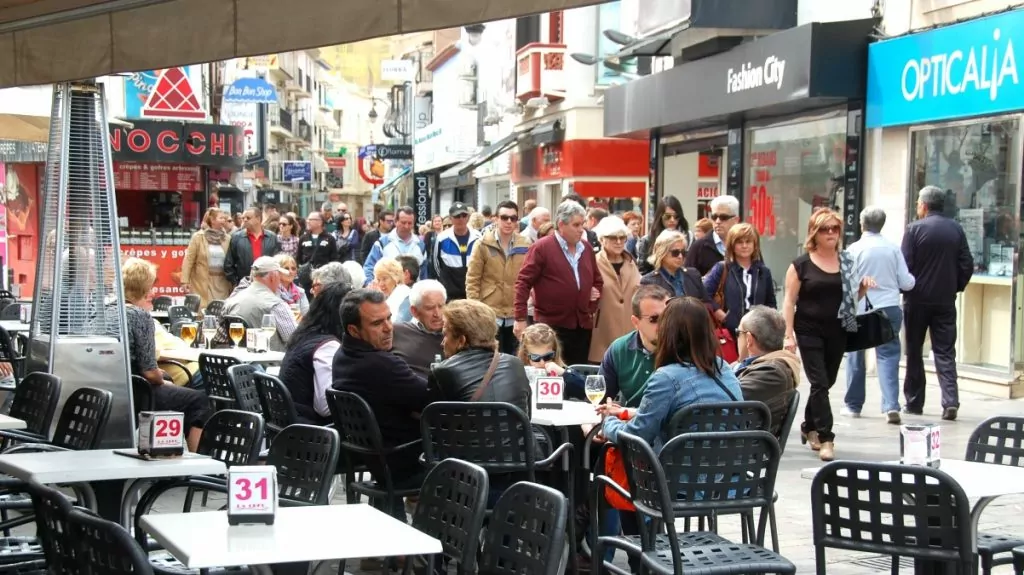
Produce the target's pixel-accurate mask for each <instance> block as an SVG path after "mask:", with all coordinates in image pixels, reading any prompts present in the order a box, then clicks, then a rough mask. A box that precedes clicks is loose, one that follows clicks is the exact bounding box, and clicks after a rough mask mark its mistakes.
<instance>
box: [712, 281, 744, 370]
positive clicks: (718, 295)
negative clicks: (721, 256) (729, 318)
mask: <svg viewBox="0 0 1024 575" xmlns="http://www.w3.org/2000/svg"><path fill="white" fill-rule="evenodd" d="M728 279H729V262H725V261H723V262H722V279H720V280H718V289H716V290H715V294H714V295H713V296H712V299H713V300H714V301H715V303H717V304H718V307H720V308H722V309H723V310H725V311H729V310H727V309H726V308H725V282H726V281H728ZM711 321H712V322H713V323H714V325H715V338H716V339H718V345H719V350H718V356H719V357H721V358H722V359H724V360H725V362H726V363H733V362H735V361H736V360H738V359H739V358H740V352H739V347H738V346H737V345H736V338H735V337H733V336H732V332H731V331H729V328H727V327H725V326H724V325H722V324H721V323H719V322H718V320H717V319H715V317H714V316H713V315H712V316H711Z"/></svg>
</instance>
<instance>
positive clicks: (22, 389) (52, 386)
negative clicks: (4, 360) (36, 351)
mask: <svg viewBox="0 0 1024 575" xmlns="http://www.w3.org/2000/svg"><path fill="white" fill-rule="evenodd" d="M60 388H61V381H60V378H59V377H57V376H56V375H51V374H49V373H41V372H38V371H35V372H32V373H30V374H28V375H26V376H25V379H24V380H22V381H21V383H20V384H19V385H18V387H17V389H15V390H14V398H13V400H12V401H11V409H10V411H9V412H8V413H7V415H10V416H11V417H14V418H16V419H20V420H22V421H24V422H25V424H26V426H25V429H18V430H12V429H7V430H0V437H3V438H4V445H3V447H5V448H6V447H7V446H8V445H9V441H11V440H14V441H30V442H35V441H46V438H47V436H48V434H49V432H50V423H52V422H53V414H54V412H56V411H57V403H58V402H59V401H60Z"/></svg>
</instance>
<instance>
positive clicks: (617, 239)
mask: <svg viewBox="0 0 1024 575" xmlns="http://www.w3.org/2000/svg"><path fill="white" fill-rule="evenodd" d="M604 239H606V240H608V241H610V242H615V243H617V244H621V243H622V242H624V241H626V236H605V238H604Z"/></svg>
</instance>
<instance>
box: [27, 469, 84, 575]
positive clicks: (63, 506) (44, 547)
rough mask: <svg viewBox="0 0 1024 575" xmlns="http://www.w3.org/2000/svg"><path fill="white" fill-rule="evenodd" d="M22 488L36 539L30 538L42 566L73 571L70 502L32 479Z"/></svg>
mask: <svg viewBox="0 0 1024 575" xmlns="http://www.w3.org/2000/svg"><path fill="white" fill-rule="evenodd" d="M25 489H26V490H27V491H28V493H29V496H31V498H32V510H33V512H34V515H35V523H36V533H37V534H38V538H31V539H33V540H35V541H37V542H38V545H39V548H40V549H41V551H42V553H43V556H44V557H45V562H46V565H47V566H49V568H50V570H51V571H52V572H53V573H77V572H78V563H77V558H76V557H75V554H76V549H75V545H74V539H73V536H72V531H71V528H70V523H69V515H70V514H71V510H72V505H71V502H70V501H68V499H67V498H66V497H64V494H63V493H61V492H60V491H57V490H56V489H54V488H52V487H49V486H47V485H41V484H39V483H36V482H34V481H29V482H27V483H26V484H25ZM25 539H29V538H25ZM24 558H25V559H27V558H29V557H28V556H27V555H26V556H25V557H24Z"/></svg>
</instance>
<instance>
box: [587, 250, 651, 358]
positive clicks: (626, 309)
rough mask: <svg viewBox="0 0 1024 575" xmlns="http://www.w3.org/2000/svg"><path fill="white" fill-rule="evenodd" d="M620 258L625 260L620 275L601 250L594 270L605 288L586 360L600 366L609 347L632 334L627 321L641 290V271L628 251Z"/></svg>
mask: <svg viewBox="0 0 1024 575" xmlns="http://www.w3.org/2000/svg"><path fill="white" fill-rule="evenodd" d="M622 256H623V257H624V258H625V259H626V261H625V263H623V264H622V270H621V273H619V274H616V273H615V268H613V267H612V263H611V262H610V261H608V254H606V253H605V251H604V250H601V251H599V252H597V269H599V270H601V276H602V277H603V278H604V289H603V290H602V292H601V301H600V302H598V307H597V317H596V319H595V320H594V332H593V335H592V336H591V338H590V355H589V356H588V359H590V362H591V363H601V360H602V359H604V352H605V351H607V350H608V346H610V345H611V344H612V342H613V341H615V340H616V339H618V338H620V337H622V336H624V335H626V334H627V333H629V332H631V331H633V324H632V322H630V319H629V318H630V317H631V316H632V315H633V294H635V293H636V290H638V289H639V288H640V270H639V269H637V267H636V262H635V261H634V260H633V257H632V256H631V255H629V253H628V252H623V254H622Z"/></svg>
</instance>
